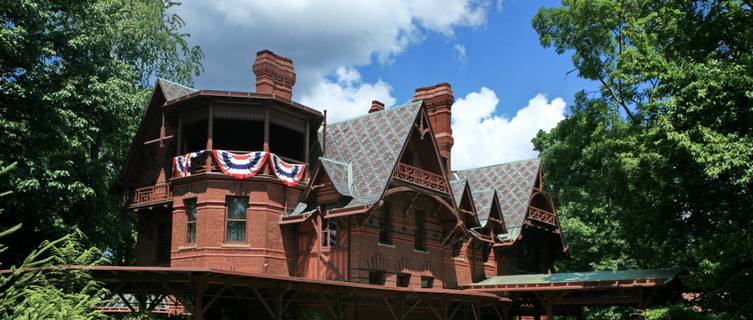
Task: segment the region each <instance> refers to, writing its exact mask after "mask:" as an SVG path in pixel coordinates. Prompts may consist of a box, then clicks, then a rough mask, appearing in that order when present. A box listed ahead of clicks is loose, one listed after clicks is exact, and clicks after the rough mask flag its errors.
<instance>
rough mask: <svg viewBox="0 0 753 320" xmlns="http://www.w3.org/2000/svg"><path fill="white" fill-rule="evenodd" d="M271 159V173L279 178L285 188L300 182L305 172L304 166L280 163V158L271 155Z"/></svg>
mask: <svg viewBox="0 0 753 320" xmlns="http://www.w3.org/2000/svg"><path fill="white" fill-rule="evenodd" d="M270 155H271V158H272V171H274V173H275V175H276V176H277V177H278V178H280V180H281V181H282V183H283V184H285V185H286V186H288V187H290V186H294V185H296V184H298V182H301V180H302V179H303V172H304V171H306V165H305V164H290V163H287V162H285V161H282V159H280V157H278V156H277V155H275V154H271V153H270Z"/></svg>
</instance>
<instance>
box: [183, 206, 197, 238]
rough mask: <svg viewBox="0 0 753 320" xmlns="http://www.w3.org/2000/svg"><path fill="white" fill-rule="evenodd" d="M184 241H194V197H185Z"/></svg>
mask: <svg viewBox="0 0 753 320" xmlns="http://www.w3.org/2000/svg"><path fill="white" fill-rule="evenodd" d="M183 203H184V204H185V206H186V243H188V244H193V243H196V198H191V199H186V200H185V201H184V202H183Z"/></svg>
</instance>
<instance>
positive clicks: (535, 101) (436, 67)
mask: <svg viewBox="0 0 753 320" xmlns="http://www.w3.org/2000/svg"><path fill="white" fill-rule="evenodd" d="M437 3H439V2H436V1H432V0H380V1H367V0H330V1H313V0H296V1H286V2H278V3H275V4H274V5H272V4H271V3H270V2H268V1H262V0H216V1H198V0H193V1H186V2H184V4H183V5H182V6H180V7H178V8H177V9H176V12H177V13H178V14H179V15H180V16H181V17H183V18H184V20H185V22H186V28H185V29H186V30H185V31H186V32H188V33H189V34H191V42H192V43H193V44H198V45H200V46H201V47H202V49H203V50H204V52H205V54H206V57H205V59H204V60H203V61H202V62H203V64H204V67H205V73H204V74H203V75H201V76H200V77H199V78H197V79H196V83H195V86H196V87H197V88H202V89H221V90H238V91H253V81H254V76H253V74H252V72H251V63H252V61H253V59H254V56H255V52H256V51H258V50H261V49H270V50H272V51H274V52H275V53H277V54H280V55H283V56H286V57H290V58H292V59H293V61H294V63H295V69H296V74H297V78H298V79H297V83H296V86H295V88H294V99H295V100H297V101H299V102H302V103H304V104H306V105H309V106H310V107H313V108H316V109H319V110H324V109H326V110H328V115H329V117H330V118H329V119H328V120H329V121H341V120H344V119H348V118H352V117H355V116H359V115H361V114H364V113H366V112H367V110H368V109H369V107H370V105H371V100H380V101H382V102H384V103H385V104H386V105H387V106H388V107H390V106H396V105H399V104H402V103H404V102H407V101H409V100H410V98H411V96H412V94H413V91H414V89H415V88H417V87H422V86H428V85H433V84H436V83H440V82H448V83H450V84H451V85H452V87H453V91H454V94H455V98H456V103H455V105H453V130H454V132H453V134H454V137H455V146H454V147H453V169H463V168H468V167H474V166H480V165H489V164H493V163H499V162H504V161H512V160H518V159H523V158H531V157H535V156H537V154H536V152H535V151H533V150H532V144H531V143H530V140H531V138H533V136H535V134H536V132H538V130H539V129H542V130H549V129H551V128H552V127H554V126H555V125H556V124H557V122H559V121H560V120H561V119H563V118H564V117H565V116H566V110H567V104H568V103H570V102H572V101H573V97H574V94H575V93H576V92H577V91H579V90H583V89H587V90H594V89H595V88H596V85H595V84H594V83H592V82H589V81H585V80H583V79H580V78H578V77H577V73H575V72H573V73H570V74H569V75H568V74H567V72H568V71H570V70H571V69H572V68H573V67H572V63H571V61H570V57H569V55H561V56H560V55H557V54H556V53H555V52H554V50H553V49H547V48H543V47H542V46H541V45H540V44H539V40H538V35H537V34H536V32H535V30H533V28H532V27H531V19H532V18H533V16H534V15H535V13H536V12H537V11H538V10H539V8H541V7H552V6H558V5H560V3H559V1H520V0H517V1H510V0H508V1H503V0H496V1H494V0H444V1H441V5H437Z"/></svg>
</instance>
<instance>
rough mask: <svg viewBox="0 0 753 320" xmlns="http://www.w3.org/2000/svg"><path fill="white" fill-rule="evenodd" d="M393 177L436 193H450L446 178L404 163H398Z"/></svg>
mask: <svg viewBox="0 0 753 320" xmlns="http://www.w3.org/2000/svg"><path fill="white" fill-rule="evenodd" d="M392 177H393V178H395V179H398V180H402V181H405V182H409V183H412V184H415V185H417V186H420V187H424V188H427V189H431V190H434V191H439V192H442V193H449V192H450V191H449V186H448V185H447V181H446V180H445V177H444V176H442V175H439V174H436V173H433V172H429V171H426V170H424V169H419V168H416V167H414V166H411V165H408V164H405V163H402V162H398V164H397V169H396V170H395V173H394V174H393V175H392Z"/></svg>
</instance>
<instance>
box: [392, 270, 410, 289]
mask: <svg viewBox="0 0 753 320" xmlns="http://www.w3.org/2000/svg"><path fill="white" fill-rule="evenodd" d="M410 278H411V275H410V273H398V274H397V278H396V279H395V285H396V286H398V287H400V288H408V287H410ZM401 280H402V281H401ZM401 282H404V283H401Z"/></svg>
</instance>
